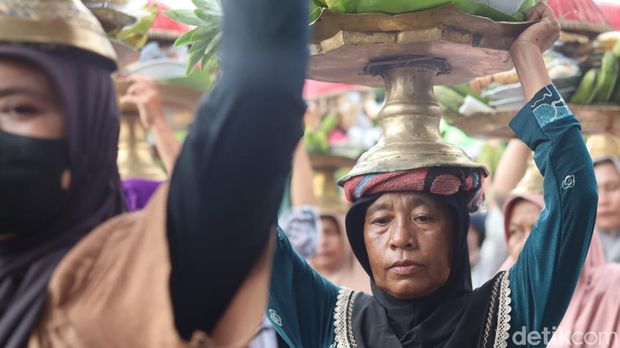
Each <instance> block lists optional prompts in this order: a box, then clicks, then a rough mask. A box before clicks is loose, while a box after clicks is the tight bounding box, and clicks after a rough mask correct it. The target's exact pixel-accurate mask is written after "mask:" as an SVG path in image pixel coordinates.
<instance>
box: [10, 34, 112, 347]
mask: <svg viewBox="0 0 620 348" xmlns="http://www.w3.org/2000/svg"><path fill="white" fill-rule="evenodd" d="M0 57H8V58H15V59H17V60H20V61H27V62H29V63H31V64H33V65H34V66H37V67H38V68H39V69H40V70H41V71H42V72H43V73H45V74H46V75H47V77H48V78H49V80H50V82H51V85H52V87H53V88H54V90H55V92H56V94H57V98H58V100H59V104H60V105H61V107H62V110H63V116H64V121H65V134H66V136H65V137H66V138H65V140H66V143H67V147H68V148H67V150H68V154H69V167H70V168H69V169H70V170H71V174H72V182H71V188H70V192H69V203H68V205H67V207H66V208H65V209H64V210H63V213H62V214H61V217H60V218H59V219H57V221H55V222H54V223H53V224H52V225H50V226H49V227H48V228H46V229H45V230H42V231H38V232H37V233H33V234H27V235H23V236H19V237H16V238H15V239H12V240H9V241H4V242H1V243H0V346H1V347H5V348H12V347H22V346H24V345H25V344H26V343H27V340H28V338H29V336H30V333H31V331H32V329H33V327H34V326H35V325H36V323H37V321H38V319H39V316H40V313H41V310H42V308H43V304H44V303H45V299H46V296H47V284H48V282H49V280H50V278H51V276H52V273H53V272H54V269H55V268H56V266H57V265H58V263H59V262H60V260H61V259H62V258H63V256H64V255H65V254H66V253H67V252H68V251H69V250H70V249H71V248H72V247H73V246H74V245H75V244H76V243H77V242H78V241H79V240H80V239H81V238H82V237H84V236H85V235H86V234H87V233H88V232H90V231H91V230H93V228H95V227H96V226H97V225H99V224H101V223H102V222H104V221H105V220H107V219H109V218H110V217H112V216H115V215H117V214H119V213H121V212H122V211H123V210H124V203H123V199H122V190H121V185H120V178H119V174H118V169H117V165H116V156H117V148H118V133H119V112H118V108H117V103H116V94H115V89H114V86H113V83H112V80H111V78H110V74H111V73H112V71H114V69H115V64H114V63H113V62H111V61H109V60H107V59H105V58H103V57H100V56H97V55H94V54H91V53H88V52H85V51H82V50H78V49H75V48H68V47H58V46H57V47H54V48H43V47H38V46H36V47H35V46H26V45H18V44H0Z"/></svg>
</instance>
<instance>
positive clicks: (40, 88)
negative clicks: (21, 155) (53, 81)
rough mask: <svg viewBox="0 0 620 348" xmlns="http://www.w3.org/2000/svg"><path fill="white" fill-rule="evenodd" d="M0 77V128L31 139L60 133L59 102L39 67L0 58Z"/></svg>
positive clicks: (62, 127) (61, 127)
mask: <svg viewBox="0 0 620 348" xmlns="http://www.w3.org/2000/svg"><path fill="white" fill-rule="evenodd" d="M0 76H2V78H0V130H2V131H4V132H7V133H12V134H16V135H21V136H27V137H32V138H43V139H59V138H62V137H63V136H64V124H63V118H62V112H61V108H60V105H59V103H58V100H57V99H56V97H55V94H54V91H53V89H52V87H51V85H50V83H49V81H48V79H47V77H46V76H45V75H44V74H43V73H42V72H41V71H40V70H39V69H37V68H36V67H34V66H32V65H30V64H26V63H24V62H19V61H17V60H14V59H7V58H0Z"/></svg>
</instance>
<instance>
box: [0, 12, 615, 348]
mask: <svg viewBox="0 0 620 348" xmlns="http://www.w3.org/2000/svg"><path fill="white" fill-rule="evenodd" d="M54 2H58V3H63V6H65V7H64V8H66V9H67V11H65V12H62V11H61V12H56V13H51V12H49V6H50V3H54ZM78 4H79V3H78V2H76V1H69V0H64V1H62V0H55V1H51V2H50V1H43V0H31V1H17V0H2V1H0V28H2V29H1V30H0V76H2V78H1V79H0V346H1V347H6V348H15V347H41V348H44V347H46V348H47V347H246V346H247V345H248V344H250V342H251V341H252V340H253V339H256V337H257V332H258V333H259V334H258V336H259V337H258V338H259V339H260V336H261V334H262V333H264V332H265V330H259V328H265V327H272V328H273V330H275V332H277V334H278V336H279V337H280V338H279V341H280V343H271V344H276V345H277V344H279V345H280V346H290V347H326V348H327V347H339V348H340V347H373V348H377V347H390V348H391V347H407V348H409V347H544V346H547V345H549V346H553V347H609V348H611V347H618V346H620V337H616V335H617V334H618V331H619V330H620V314H619V313H620V293H619V292H618V290H617V289H618V285H620V266H618V265H617V264H615V263H614V262H620V259H619V255H620V253H619V250H620V234H619V231H620V159H619V158H620V157H617V155H618V154H617V153H602V154H601V153H595V151H594V150H592V153H591V154H590V153H589V152H588V148H587V147H586V144H585V143H584V141H583V137H582V134H581V131H580V125H579V122H578V121H577V119H576V118H575V116H574V115H573V114H572V112H571V110H570V108H569V107H568V106H567V104H566V103H565V102H564V101H563V100H562V97H561V96H560V95H559V93H558V92H557V90H556V89H555V87H554V86H553V85H552V83H551V80H550V78H549V76H548V74H547V71H546V68H545V65H544V61H543V59H542V52H544V51H545V50H547V49H548V48H549V47H551V45H553V43H554V42H555V41H556V40H557V39H558V36H559V24H558V21H557V18H556V17H555V15H554V14H553V12H552V11H551V10H550V8H549V7H548V6H547V5H545V4H544V3H541V4H539V5H537V6H536V7H534V8H533V9H531V10H530V11H529V12H528V13H527V17H528V18H529V19H530V20H532V21H534V24H532V25H531V26H530V27H529V28H528V29H527V30H525V31H524V32H523V33H522V34H521V35H520V36H519V37H518V38H517V39H516V40H515V42H514V43H513V45H512V48H511V52H510V53H511V57H512V60H513V62H514V64H515V67H516V69H517V72H518V74H519V78H520V81H521V84H522V86H523V92H524V95H525V96H526V100H528V102H527V103H526V104H525V105H524V106H523V108H522V109H521V111H519V113H518V114H516V115H515V117H514V119H513V120H512V121H511V123H510V126H511V128H512V129H513V131H514V132H515V134H516V136H517V138H518V140H514V141H512V142H511V144H510V146H509V147H508V149H507V150H506V153H505V154H504V158H503V159H502V161H501V163H500V168H499V169H498V171H497V173H496V177H495V178H493V184H492V185H489V184H488V183H486V184H485V174H486V173H485V171H484V170H481V169H476V168H471V169H467V168H459V167H450V166H439V167H428V168H417V169H411V170H399V171H391V172H379V171H377V172H376V173H370V174H368V175H358V176H352V177H347V178H346V179H345V180H344V182H343V183H342V184H343V185H342V186H343V190H344V194H345V196H346V198H347V200H348V201H349V203H350V207H348V209H347V210H346V213H344V214H343V213H342V212H333V211H327V210H321V209H320V207H316V206H317V202H316V199H315V198H314V197H313V193H312V191H311V189H308V188H309V187H311V184H310V181H311V179H310V177H311V168H310V165H309V162H308V159H307V154H306V153H305V151H304V149H303V146H300V145H299V140H300V139H301V136H302V134H303V126H302V125H303V116H304V112H305V103H304V101H303V99H302V88H303V84H304V78H305V74H306V67H307V63H308V59H309V57H308V45H307V42H308V27H307V25H306V14H307V9H306V6H307V0H288V1H276V0H252V1H246V0H226V1H224V2H223V9H224V23H223V28H222V31H223V41H222V42H223V44H222V47H221V49H220V52H219V56H220V65H221V75H220V77H219V79H218V81H217V84H216V86H215V88H214V89H213V91H212V92H210V93H209V95H208V96H207V97H206V98H205V99H204V100H203V101H202V102H201V104H200V106H199V108H198V111H197V115H196V119H195V121H194V124H193V125H192V128H191V131H190V133H189V136H188V138H187V139H186V140H185V142H184V144H183V145H182V147H181V146H180V145H179V144H177V143H176V142H175V140H174V138H173V137H171V136H170V133H169V132H168V130H167V129H166V126H165V125H163V124H162V118H161V114H159V113H158V112H157V97H156V95H155V94H153V90H152V85H150V84H149V82H148V81H144V80H140V79H138V80H136V81H134V85H133V86H132V87H130V89H129V90H128V94H127V95H126V96H123V97H122V98H121V99H122V101H124V102H132V103H136V104H137V105H138V106H139V107H138V109H139V110H140V112H141V116H142V119H143V121H144V124H145V125H146V126H149V127H154V128H157V129H156V130H154V132H155V133H157V134H156V138H158V139H159V140H158V148H159V149H160V152H161V153H162V155H163V156H164V159H165V161H164V162H165V163H166V166H167V167H168V168H169V170H170V171H171V177H170V180H169V181H167V182H165V183H163V184H162V185H160V186H159V188H158V189H157V191H156V192H155V193H154V194H153V195H152V197H150V199H149V201H148V204H147V205H146V206H145V207H143V209H139V210H137V211H135V212H132V213H126V210H127V205H126V199H125V197H124V195H123V192H124V191H123V187H122V183H121V179H120V177H119V174H118V168H117V163H116V158H117V144H118V133H119V111H118V106H117V98H116V94H115V90H114V86H113V82H112V80H111V77H110V75H111V73H112V72H113V71H114V70H115V69H116V63H115V60H114V55H113V53H111V52H112V49H111V46H110V44H109V42H107V40H106V39H105V37H104V36H103V34H101V35H99V33H100V32H101V28H100V27H99V26H98V24H97V23H96V21H95V19H94V18H93V17H92V15H90V13H88V12H87V11H86V10H85V8H83V7H81V6H79V5H78ZM76 23H77V25H82V26H83V28H87V30H86V29H85V31H83V32H80V33H81V34H79V35H78V34H77V33H76V32H75V31H72V29H71V28H72V27H71V26H74V25H76ZM73 29H75V28H73ZM54 30H56V32H54ZM50 33H52V34H50ZM67 33H73V34H74V35H73V36H72V35H68V34H67ZM86 33H88V34H86ZM64 34H67V35H64ZM80 35H81V36H80ZM98 35H99V36H98ZM42 38H44V39H42ZM97 38H98V39H97ZM93 40H95V41H94V42H93ZM97 40H99V41H97ZM532 152H533V161H534V162H535V167H533V166H532V165H530V167H531V168H534V169H535V170H533V171H528V174H526V175H525V178H524V180H523V181H522V182H521V183H519V181H520V180H521V177H523V175H524V173H525V169H526V168H527V167H528V157H529V156H530V153H532ZM592 159H594V162H593V161H592ZM291 167H292V169H293V171H292V172H293V174H292V179H291V185H292V187H291V194H292V196H293V206H294V209H292V210H291V212H289V213H288V214H289V215H288V216H287V217H284V218H281V221H284V222H283V223H282V224H281V226H278V223H277V220H278V219H277V217H278V210H279V207H280V204H281V200H282V197H283V193H284V190H285V185H286V183H287V178H288V176H289V173H290V172H291ZM536 168H537V169H536ZM538 171H539V172H540V173H541V174H537V173H538ZM536 175H541V176H540V177H539V178H537V177H536ZM532 182H534V183H535V184H531V185H526V184H525V183H532ZM490 186H492V187H491V189H492V190H493V192H494V195H493V196H494V198H495V199H496V200H498V201H499V202H498V203H499V204H498V206H503V213H504V217H505V220H504V223H503V228H501V229H500V234H499V235H500V238H499V243H497V238H496V239H493V238H491V235H492V234H493V233H494V232H492V230H497V228H488V227H489V226H490V227H493V226H492V225H493V224H489V223H488V221H486V222H487V223H486V226H487V228H485V218H484V216H481V215H473V216H470V213H471V212H473V211H475V210H476V209H477V208H478V207H479V206H480V205H481V204H482V203H483V202H482V200H483V197H484V194H483V192H484V190H485V189H489V187H490ZM308 206H310V207H308ZM313 206H314V207H315V208H313ZM295 208H297V209H295ZM597 208H598V209H597ZM300 225H301V228H300V227H299V226H300ZM595 225H596V226H597V228H596V230H595ZM319 226H322V228H321V230H320V231H318V230H319ZM287 230H289V231H287ZM485 230H486V231H485ZM308 233H316V234H318V237H317V238H316V239H317V241H316V243H315V242H312V241H313V240H314V239H312V238H310V239H309V240H310V241H311V242H310V243H308V242H307V241H305V242H304V240H305V239H304V238H306V237H307V236H305V235H304V234H308ZM495 234H497V233H495ZM299 235H301V237H300V236H299ZM485 235H486V238H485ZM294 236H295V237H294ZM289 238H290V241H289ZM300 241H301V242H300ZM488 241H494V243H495V244H502V243H505V247H506V250H507V251H508V252H507V253H506V259H505V260H504V259H501V260H499V261H498V260H497V259H498V258H499V257H501V256H499V257H498V256H497V255H498V254H497V253H495V254H493V257H489V256H488V255H489V254H488V253H487V252H485V247H486V246H487V245H489V242H488ZM601 241H602V242H601ZM315 244H316V250H315V251H314V252H306V251H307V250H306V249H308V245H311V246H314V245H315ZM502 247H504V246H500V247H498V248H502ZM295 249H299V251H300V252H302V254H303V255H304V256H305V257H307V259H306V258H304V257H302V256H301V255H300V253H299V252H297V251H296V250H295ZM310 249H313V248H312V247H310ZM494 249H497V248H495V247H494ZM499 255H501V253H500V254H499ZM504 261H505V262H504ZM502 262H504V264H503V265H502V266H501V267H499V265H500V264H501V263H502ZM490 264H491V265H496V266H497V269H493V268H494V267H495V266H493V267H489V265H490ZM480 265H483V266H485V267H486V269H492V270H491V271H488V270H485V271H482V270H481V269H482V268H481V267H480ZM500 268H501V269H500ZM472 272H473V273H472ZM472 277H473V278H475V281H476V283H477V284H476V286H473V285H472ZM265 318H266V319H267V320H268V321H269V322H270V325H266V324H265V323H264V320H265ZM266 332H269V330H266ZM553 332H556V334H555V335H553ZM603 333H607V335H602V334H603ZM579 334H580V336H579ZM588 339H596V341H588ZM275 341H276V340H275V336H274V340H272V341H271V342H275ZM251 344H252V345H255V346H257V345H261V344H262V345H263V346H265V345H266V344H268V343H264V342H262V343H261V342H259V341H256V340H255V341H254V342H253V343H251ZM273 347H275V346H273Z"/></svg>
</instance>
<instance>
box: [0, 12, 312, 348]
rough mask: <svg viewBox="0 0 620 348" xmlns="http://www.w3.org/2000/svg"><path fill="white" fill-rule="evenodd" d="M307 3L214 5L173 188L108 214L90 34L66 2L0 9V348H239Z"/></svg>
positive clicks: (289, 131)
mask: <svg viewBox="0 0 620 348" xmlns="http://www.w3.org/2000/svg"><path fill="white" fill-rule="evenodd" d="M306 1H307V0H287V1H284V2H282V1H278V0H252V1H247V0H226V1H224V2H223V10H224V27H223V37H224V43H223V46H222V49H221V52H220V53H221V70H222V75H221V78H220V79H219V81H218V83H217V86H216V87H215V89H214V90H213V92H212V93H211V94H210V96H209V98H207V99H205V100H204V101H203V102H202V104H201V107H200V110H199V112H198V115H197V117H196V121H195V123H194V125H193V127H192V130H191V132H190V134H189V137H188V139H187V140H186V142H185V145H184V147H183V150H182V151H181V154H180V155H179V158H178V160H177V162H176V167H175V170H174V174H173V176H172V179H171V182H170V183H169V184H164V185H163V187H162V188H161V189H159V191H158V192H156V193H155V196H154V197H153V199H152V200H151V201H150V203H149V204H148V206H147V207H146V208H145V210H144V211H140V212H137V213H132V214H121V213H122V212H123V210H124V204H123V201H122V198H121V194H122V188H121V183H120V178H119V174H118V169H117V165H116V163H117V162H116V158H117V146H118V132H119V114H118V109H117V99H116V96H115V92H114V84H113V82H112V80H111V78H110V74H111V73H112V72H113V71H114V70H115V67H116V64H115V62H114V59H115V55H114V51H113V50H112V47H111V45H110V43H109V41H108V39H107V37H106V36H105V34H104V33H103V31H102V29H101V26H100V25H99V23H98V22H97V21H96V19H95V18H94V17H92V15H91V14H90V12H88V10H87V9H86V8H85V7H84V5H82V3H81V2H80V1H78V0H27V1H24V0H0V77H1V78H0V347H2V348H18V347H20V348H21V347H31V348H33V347H41V348H51V347H53V348H56V347H58V348H61V347H62V348H66V347H76V348H77V347H80V348H82V347H84V348H97V347H102V348H112V347H114V348H117V347H122V348H125V347H131V348H136V347H145V348H156V347H165V348H169V347H214V346H217V347H243V346H245V345H246V344H247V342H249V341H250V339H251V338H252V337H253V336H254V334H255V332H256V328H257V327H258V326H259V324H260V322H261V320H262V318H263V314H264V309H265V305H266V303H267V290H268V285H269V274H270V262H271V257H270V255H271V253H272V252H273V249H272V243H270V242H269V241H270V240H271V239H270V236H273V235H274V232H273V230H274V229H273V226H274V224H275V221H276V214H277V210H278V207H279V205H280V200H281V198H282V195H283V188H284V183H285V180H286V177H287V175H288V173H289V172H290V167H291V158H292V153H293V150H294V149H295V146H296V144H297V143H298V141H299V139H300V138H301V135H302V119H303V114H304V110H305V104H304V102H303V99H302V87H303V83H304V77H305V70H306V63H307V60H308V57H307V56H308V54H307V51H308V48H307V25H306V15H307V2H306ZM274 8H277V9H278V10H277V11H273V9H274Z"/></svg>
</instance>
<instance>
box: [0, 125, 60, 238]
mask: <svg viewBox="0 0 620 348" xmlns="http://www.w3.org/2000/svg"><path fill="white" fill-rule="evenodd" d="M67 168H68V156H67V150H66V145H65V141H64V140H60V139H53V140H48V139H34V138H29V137H24V136H19V135H14V134H10V133H6V132H3V131H1V130H0V235H6V234H14V235H21V234H24V233H29V232H34V231H36V230H38V229H40V228H42V227H44V226H49V225H50V224H51V223H53V222H54V219H55V218H58V216H59V214H60V213H61V212H62V211H63V208H64V206H65V204H66V202H67V197H68V190H64V189H63V188H62V186H61V177H62V175H63V172H64V171H65V170H66V169H67Z"/></svg>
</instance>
